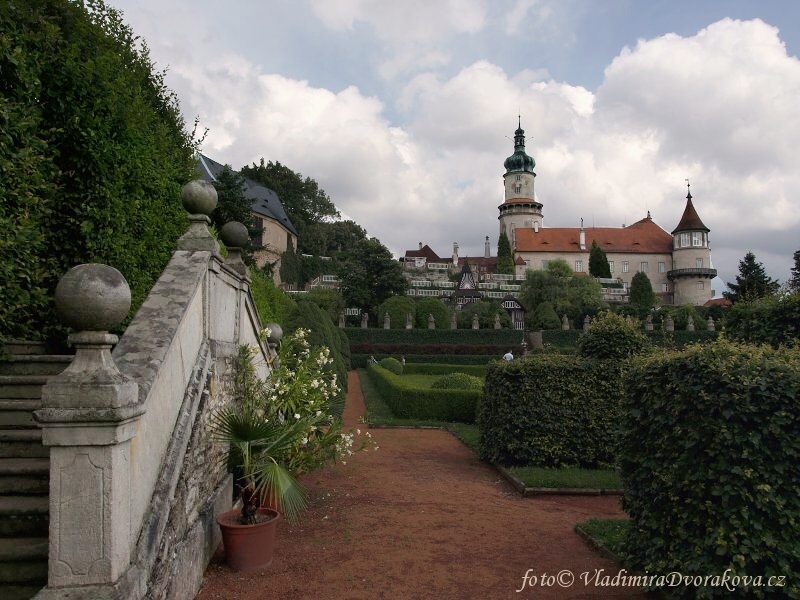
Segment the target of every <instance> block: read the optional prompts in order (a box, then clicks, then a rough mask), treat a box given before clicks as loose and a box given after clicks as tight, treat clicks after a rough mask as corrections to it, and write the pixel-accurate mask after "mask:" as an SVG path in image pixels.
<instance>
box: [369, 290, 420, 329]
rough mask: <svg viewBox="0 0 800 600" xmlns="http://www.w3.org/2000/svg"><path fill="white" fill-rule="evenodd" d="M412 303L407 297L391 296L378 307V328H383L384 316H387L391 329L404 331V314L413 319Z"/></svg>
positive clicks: (413, 307)
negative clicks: (409, 314) (409, 315)
mask: <svg viewBox="0 0 800 600" xmlns="http://www.w3.org/2000/svg"><path fill="white" fill-rule="evenodd" d="M414 309H415V306H414V301H413V300H412V299H411V298H409V297H408V296H392V297H391V298H387V299H386V300H384V301H383V302H381V305H380V306H379V307H378V315H377V317H378V327H383V319H384V315H386V314H388V315H389V325H390V327H391V328H392V329H404V328H405V326H406V314H408V313H411V318H412V319H413V318H414Z"/></svg>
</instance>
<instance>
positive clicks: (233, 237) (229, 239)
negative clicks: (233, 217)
mask: <svg viewBox="0 0 800 600" xmlns="http://www.w3.org/2000/svg"><path fill="white" fill-rule="evenodd" d="M219 237H220V239H221V240H222V243H223V244H225V245H226V246H227V247H228V248H244V247H245V246H246V245H247V242H248V241H249V240H250V233H249V232H248V231H247V227H245V226H244V225H243V224H241V223H239V221H229V222H228V223H225V225H223V226H222V227H221V228H220V230H219Z"/></svg>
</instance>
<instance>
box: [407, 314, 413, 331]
mask: <svg viewBox="0 0 800 600" xmlns="http://www.w3.org/2000/svg"><path fill="white" fill-rule="evenodd" d="M406 329H414V319H412V318H411V313H410V312H407V313H406Z"/></svg>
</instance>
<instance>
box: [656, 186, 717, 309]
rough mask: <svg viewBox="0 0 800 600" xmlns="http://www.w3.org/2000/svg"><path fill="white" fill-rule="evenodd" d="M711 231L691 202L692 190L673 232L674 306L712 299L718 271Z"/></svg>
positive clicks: (669, 276)
mask: <svg viewBox="0 0 800 600" xmlns="http://www.w3.org/2000/svg"><path fill="white" fill-rule="evenodd" d="M686 186H687V188H688V187H689V184H688V183H687V184H686ZM709 231H710V230H709V229H708V227H706V226H705V225H704V224H703V222H702V221H701V220H700V217H699V216H698V214H697V211H696V210H695V208H694V204H692V192H691V190H690V189H689V191H688V193H687V195H686V208H685V209H684V211H683V216H682V217H681V220H680V223H678V226H677V227H676V228H675V229H674V230H673V231H672V270H671V271H669V272H668V273H667V277H668V278H669V279H670V281H672V285H673V304H675V305H680V304H694V305H697V306H702V305H703V304H705V302H706V301H707V300H710V299H711V280H712V279H713V278H714V277H716V276H717V270H716V269H712V268H711V250H710V246H709V242H708V232H709Z"/></svg>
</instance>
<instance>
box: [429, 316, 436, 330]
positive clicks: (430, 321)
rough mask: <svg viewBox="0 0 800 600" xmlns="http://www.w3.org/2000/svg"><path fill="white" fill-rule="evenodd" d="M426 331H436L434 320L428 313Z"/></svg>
mask: <svg viewBox="0 0 800 600" xmlns="http://www.w3.org/2000/svg"><path fill="white" fill-rule="evenodd" d="M428 329H436V319H434V318H433V315H432V314H430V313H428Z"/></svg>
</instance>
